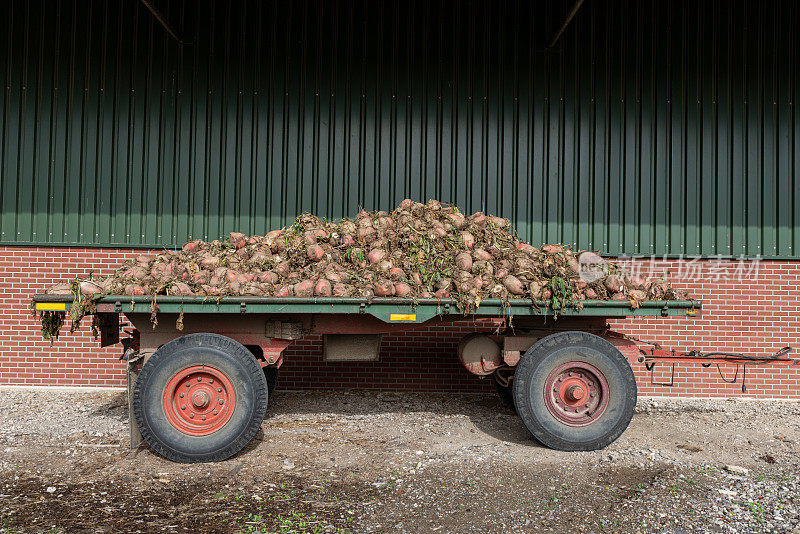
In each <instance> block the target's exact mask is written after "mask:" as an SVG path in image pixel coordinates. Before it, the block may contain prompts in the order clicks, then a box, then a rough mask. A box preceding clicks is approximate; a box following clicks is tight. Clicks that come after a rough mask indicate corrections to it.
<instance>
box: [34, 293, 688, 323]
mask: <svg viewBox="0 0 800 534" xmlns="http://www.w3.org/2000/svg"><path fill="white" fill-rule="evenodd" d="M33 302H34V307H35V309H36V310H37V311H64V312H68V311H69V310H70V308H71V306H72V303H73V296H72V295H36V296H34V298H33ZM155 302H156V305H157V306H158V312H159V313H180V312H183V313H184V314H194V313H214V314H318V313H336V314H368V315H371V316H373V317H375V318H377V319H380V320H381V321H384V322H387V323H398V322H403V323H424V322H425V321H428V320H430V319H432V318H434V317H436V316H442V315H463V316H465V317H467V316H478V317H480V316H485V317H496V316H545V315H549V316H555V315H558V316H589V317H620V318H622V317H634V316H637V317H638V316H651V317H671V316H681V317H686V316H689V317H694V316H696V315H698V314H699V312H700V310H701V307H702V305H701V302H699V301H691V300H688V301H683V300H680V301H677V300H670V301H663V300H653V301H643V302H641V303H640V304H639V306H638V307H633V306H632V305H631V302H629V301H604V300H587V301H583V302H582V304H583V307H582V308H572V307H564V308H558V309H554V308H552V307H551V306H550V302H549V301H530V300H523V299H516V300H511V301H508V302H504V301H501V300H499V299H486V300H482V301H481V303H480V306H478V307H477V308H476V309H474V310H470V311H469V312H467V313H465V312H464V311H463V310H462V309H461V308H459V307H458V305H457V303H456V301H454V300H438V299H420V300H416V301H415V300H412V299H399V298H374V299H370V300H367V299H361V298H336V297H320V298H296V297H287V298H274V297H272V298H269V297H222V298H215V297H171V296H158V297H156V298H155ZM152 303H153V297H152V296H146V297H130V296H113V295H111V296H105V297H101V298H99V299H97V300H96V301H95V304H96V306H97V310H98V312H118V313H150V311H151V306H152Z"/></svg>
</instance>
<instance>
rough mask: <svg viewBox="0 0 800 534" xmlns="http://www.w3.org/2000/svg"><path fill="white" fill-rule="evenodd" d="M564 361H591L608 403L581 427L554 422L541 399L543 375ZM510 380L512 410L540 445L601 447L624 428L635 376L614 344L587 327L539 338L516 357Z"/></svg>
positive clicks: (633, 395)
mask: <svg viewBox="0 0 800 534" xmlns="http://www.w3.org/2000/svg"><path fill="white" fill-rule="evenodd" d="M569 361H583V362H587V363H590V364H592V365H594V366H595V367H597V369H598V370H600V371H601V372H602V373H603V374H604V376H605V378H606V380H607V382H608V387H609V402H608V406H607V407H606V410H605V412H604V413H603V414H602V415H601V416H600V417H599V418H598V419H597V420H596V421H594V422H593V423H591V424H588V425H586V426H580V427H576V426H570V425H567V424H565V423H563V422H561V421H559V420H558V419H557V418H556V417H554V416H553V415H552V414H551V413H550V411H549V410H548V409H547V405H546V403H545V400H544V394H545V393H544V384H545V381H546V380H547V377H548V375H549V374H550V373H551V372H552V371H553V370H554V369H556V368H557V367H558V366H559V365H561V364H563V363H566V362H569ZM512 385H513V388H514V401H515V404H516V407H517V413H519V415H520V417H522V421H523V422H524V423H525V426H526V427H528V430H530V432H531V434H533V436H534V437H535V438H536V439H537V440H539V441H540V442H541V443H542V444H543V445H546V446H547V447H550V448H551V449H556V450H560V451H591V450H596V449H602V448H603V447H606V446H607V445H609V444H610V443H612V442H613V441H614V440H616V439H617V438H618V437H619V436H620V435H621V434H622V433H623V432H624V431H625V429H626V428H627V427H628V424H629V423H630V421H631V418H632V417H633V409H634V407H635V406H636V394H637V393H636V380H635V378H634V376H633V370H632V369H631V366H630V363H628V360H627V359H626V358H625V356H623V355H622V353H620V351H619V350H617V348H616V347H614V345H612V344H611V343H609V342H608V341H606V340H605V339H603V338H601V337H599V336H596V335H594V334H589V333H587V332H560V333H557V334H552V335H549V336H547V337H545V338H543V339H540V340H539V341H538V342H537V343H536V344H535V345H533V346H532V347H531V348H530V349H528V351H527V352H526V353H525V355H524V356H523V357H522V359H521V360H520V363H519V365H517V369H516V372H515V374H514V382H513V384H512Z"/></svg>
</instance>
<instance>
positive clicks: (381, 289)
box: [374, 280, 394, 297]
mask: <svg viewBox="0 0 800 534" xmlns="http://www.w3.org/2000/svg"><path fill="white" fill-rule="evenodd" d="M374 291H375V295H376V296H378V297H391V296H392V295H394V284H393V283H392V282H390V281H389V280H379V281H378V282H377V283H376V284H375V288H374Z"/></svg>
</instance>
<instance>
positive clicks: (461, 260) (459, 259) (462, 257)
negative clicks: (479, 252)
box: [456, 252, 472, 271]
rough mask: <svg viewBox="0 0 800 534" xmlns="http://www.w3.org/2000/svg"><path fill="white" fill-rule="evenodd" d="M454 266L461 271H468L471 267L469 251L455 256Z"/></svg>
mask: <svg viewBox="0 0 800 534" xmlns="http://www.w3.org/2000/svg"><path fill="white" fill-rule="evenodd" d="M456 267H458V268H459V269H461V270H462V271H469V270H470V269H472V256H470V254H469V252H462V253H461V254H459V255H458V256H456Z"/></svg>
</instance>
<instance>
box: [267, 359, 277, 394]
mask: <svg viewBox="0 0 800 534" xmlns="http://www.w3.org/2000/svg"><path fill="white" fill-rule="evenodd" d="M264 378H265V379H266V380H267V389H268V390H269V398H270V399H271V398H272V394H273V393H274V392H275V388H276V387H278V368H277V367H264Z"/></svg>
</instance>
